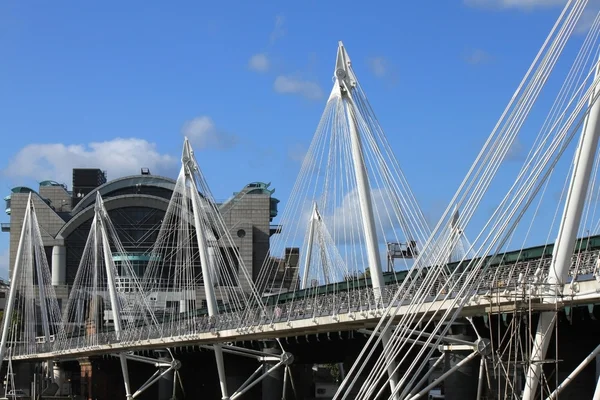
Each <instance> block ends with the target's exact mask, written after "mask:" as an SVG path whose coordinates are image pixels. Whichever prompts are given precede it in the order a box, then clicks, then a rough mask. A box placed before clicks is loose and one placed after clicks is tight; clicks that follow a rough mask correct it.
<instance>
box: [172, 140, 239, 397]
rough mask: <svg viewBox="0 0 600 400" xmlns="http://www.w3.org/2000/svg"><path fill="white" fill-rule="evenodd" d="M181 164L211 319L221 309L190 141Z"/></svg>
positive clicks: (219, 355)
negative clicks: (192, 214)
mask: <svg viewBox="0 0 600 400" xmlns="http://www.w3.org/2000/svg"><path fill="white" fill-rule="evenodd" d="M181 162H182V163H183V166H184V173H185V181H186V185H185V190H189V192H190V197H191V199H192V209H193V213H194V227H195V229H196V238H197V240H198V251H199V252H200V264H201V268H202V279H203V281H204V293H205V295H206V307H207V308H208V315H209V317H211V318H213V317H216V316H218V315H219V307H218V306H217V298H216V296H215V287H214V284H213V281H212V272H211V267H213V268H214V265H210V260H211V257H209V251H208V250H209V249H208V244H207V243H206V234H205V232H204V229H203V226H202V222H201V221H200V208H201V205H200V204H199V197H200V195H199V194H198V187H197V186H196V181H195V178H194V172H195V171H197V170H198V165H197V164H196V161H195V160H194V151H193V150H192V147H191V146H190V143H189V141H188V139H187V138H186V139H185V142H184V144H183V154H182V157H181ZM213 350H214V352H215V358H216V361H217V372H218V375H219V383H220V386H221V396H222V399H223V400H227V399H229V395H228V392H227V376H226V375H225V362H224V360H223V349H222V348H221V345H220V344H214V345H213Z"/></svg>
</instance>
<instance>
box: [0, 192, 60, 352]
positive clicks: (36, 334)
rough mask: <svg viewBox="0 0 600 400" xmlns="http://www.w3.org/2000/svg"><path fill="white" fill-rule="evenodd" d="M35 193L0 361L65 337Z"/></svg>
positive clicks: (27, 215) (18, 259)
mask: <svg viewBox="0 0 600 400" xmlns="http://www.w3.org/2000/svg"><path fill="white" fill-rule="evenodd" d="M51 282H52V281H51V276H50V269H49V267H48V260H47V259H46V253H45V251H44V246H43V242H42V236H41V232H40V229H39V225H38V221H37V217H36V214H35V209H34V206H33V198H32V194H30V195H29V199H28V200H27V207H26V209H25V216H24V218H23V226H22V229H21V237H20V239H19V245H18V247H17V255H16V259H15V264H14V266H13V270H12V275H11V281H10V289H9V294H8V300H7V302H6V308H5V310H4V318H3V324H2V339H1V341H0V363H1V362H2V360H3V359H4V356H5V354H6V349H7V347H8V346H10V347H11V357H12V356H15V355H26V354H36V353H38V352H40V351H41V350H45V351H49V350H50V348H49V347H50V346H51V342H53V341H54V340H59V339H60V338H62V337H63V336H64V330H63V327H62V323H61V316H60V308H59V306H58V301H57V300H56V293H55V292H54V288H53V286H52V283H51Z"/></svg>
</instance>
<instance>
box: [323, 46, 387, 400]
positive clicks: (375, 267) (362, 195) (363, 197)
mask: <svg viewBox="0 0 600 400" xmlns="http://www.w3.org/2000/svg"><path fill="white" fill-rule="evenodd" d="M350 66H351V61H350V57H349V56H348V53H347V52H346V49H345V48H344V44H343V43H342V42H341V41H340V42H339V46H338V52H337V61H336V64H335V80H336V82H335V86H334V88H333V92H332V96H340V98H341V99H342V100H343V104H344V108H345V110H346V118H347V119H348V128H349V133H350V144H351V148H352V162H353V165H354V174H355V175H356V189H357V192H358V201H359V204H360V214H361V217H362V224H363V230H364V238H365V247H366V248H367V260H368V263H369V271H370V273H371V283H372V285H373V293H374V296H375V301H376V302H377V303H380V302H381V301H382V299H381V295H382V292H381V289H382V288H383V287H384V282H383V269H382V264H381V255H380V254H379V245H378V241H377V230H376V225H375V218H374V216H373V203H372V199H371V188H370V185H369V176H368V175H367V169H366V167H365V159H364V153H363V148H362V141H361V137H360V134H359V129H358V120H357V112H356V107H355V104H354V101H353V99H352V91H353V90H354V89H355V88H356V77H355V76H354V73H353V72H352V69H351V68H350ZM390 337H391V332H389V331H386V332H382V338H381V339H382V343H383V346H384V347H385V346H386V345H387V343H388V342H389V341H390ZM387 361H388V363H389V364H390V365H389V366H388V374H389V378H390V381H389V383H390V387H391V390H392V393H393V392H394V389H395V388H396V385H397V384H398V381H397V379H396V374H395V373H394V371H395V369H396V364H395V362H394V361H393V360H387ZM394 399H398V395H397V394H396V395H394Z"/></svg>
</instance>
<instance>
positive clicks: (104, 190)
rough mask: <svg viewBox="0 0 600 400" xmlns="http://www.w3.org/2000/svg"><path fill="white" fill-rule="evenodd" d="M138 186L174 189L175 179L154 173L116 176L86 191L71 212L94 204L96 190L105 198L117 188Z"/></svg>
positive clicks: (74, 212)
mask: <svg viewBox="0 0 600 400" xmlns="http://www.w3.org/2000/svg"><path fill="white" fill-rule="evenodd" d="M139 186H145V187H148V186H151V187H158V188H163V189H167V190H170V191H173V190H174V189H175V180H173V179H171V178H166V177H164V176H156V175H132V176H125V177H123V178H118V179H115V180H112V181H110V182H106V183H105V184H104V185H101V186H98V187H97V188H96V189H94V190H92V191H91V192H90V193H88V194H87V195H86V196H85V197H84V198H83V199H81V201H80V202H79V203H78V204H77V205H76V206H75V207H73V211H72V214H77V213H78V212H80V211H82V210H83V209H85V208H86V207H88V206H90V205H92V204H94V203H95V201H96V192H100V196H102V197H103V198H106V197H108V196H107V195H108V194H110V193H112V192H115V191H117V190H121V189H124V188H135V187H139Z"/></svg>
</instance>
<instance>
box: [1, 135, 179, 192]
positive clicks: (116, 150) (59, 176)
mask: <svg viewBox="0 0 600 400" xmlns="http://www.w3.org/2000/svg"><path fill="white" fill-rule="evenodd" d="M176 164H177V159H176V158H174V157H172V156H170V155H168V154H162V153H160V152H159V151H158V150H157V147H156V144H155V143H150V142H148V141H146V140H144V139H138V138H116V139H112V140H107V141H104V142H92V143H89V144H63V143H49V144H30V145H27V146H25V147H23V148H22V149H21V150H19V152H18V153H17V154H16V155H15V156H14V157H12V159H11V161H10V162H9V163H8V167H7V168H6V169H4V170H3V171H2V174H3V175H4V176H6V177H9V178H30V179H35V180H38V181H41V180H45V179H52V180H56V181H58V182H61V183H70V182H71V178H72V175H71V170H72V169H73V168H100V169H104V170H107V171H108V173H109V177H110V176H112V177H117V176H123V175H130V174H139V172H140V168H141V167H148V168H150V170H151V171H152V172H155V173H165V172H171V168H173V166H174V165H176Z"/></svg>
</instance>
